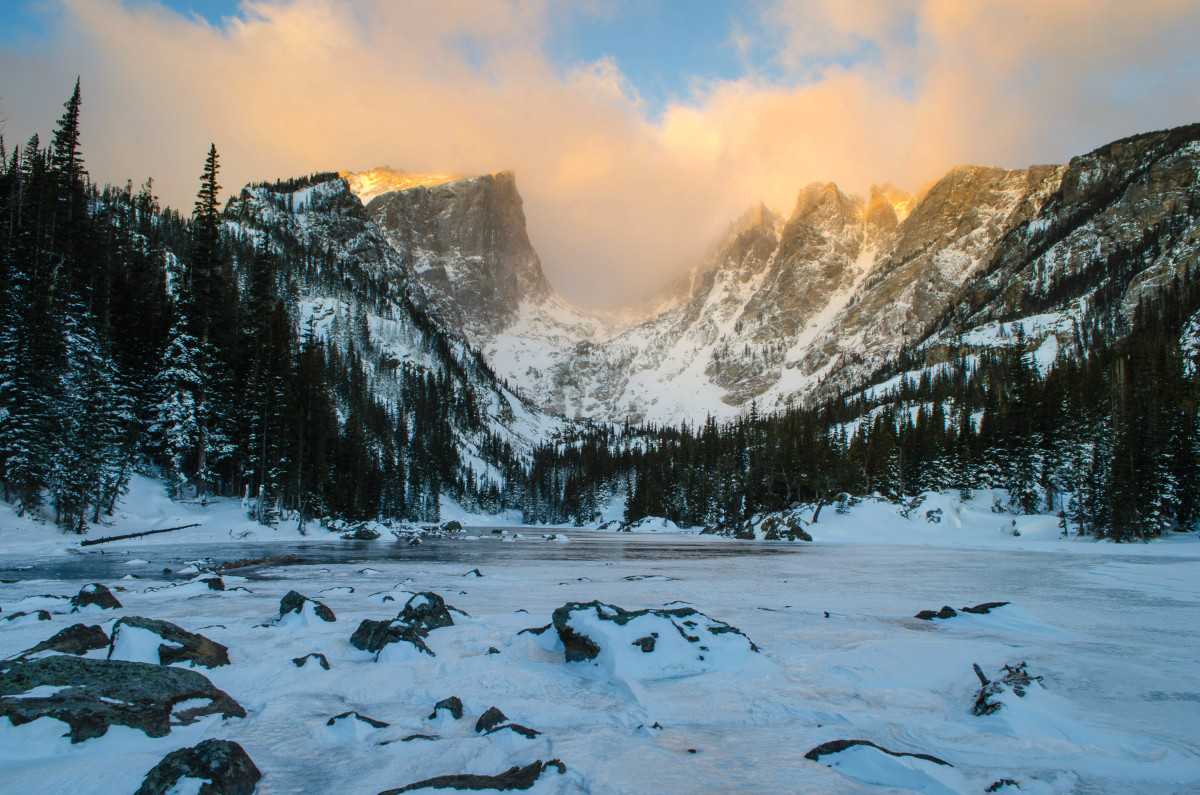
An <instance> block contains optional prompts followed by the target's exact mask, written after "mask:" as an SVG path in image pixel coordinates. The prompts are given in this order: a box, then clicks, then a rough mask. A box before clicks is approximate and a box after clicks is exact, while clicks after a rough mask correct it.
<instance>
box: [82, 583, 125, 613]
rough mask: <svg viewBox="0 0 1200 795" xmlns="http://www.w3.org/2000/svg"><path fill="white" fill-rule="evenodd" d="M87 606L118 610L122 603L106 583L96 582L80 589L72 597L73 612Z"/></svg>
mask: <svg viewBox="0 0 1200 795" xmlns="http://www.w3.org/2000/svg"><path fill="white" fill-rule="evenodd" d="M87 607H98V608H100V609H101V610H117V609H119V608H120V607H121V603H120V602H119V601H117V597H115V596H113V593H112V591H110V590H108V588H107V587H105V586H104V585H102V584H100V583H98V582H94V583H92V584H91V585H85V586H83V587H82V588H80V589H79V593H78V594H76V595H75V596H73V597H71V612H72V613H78V612H79V611H80V610H83V609H84V608H87Z"/></svg>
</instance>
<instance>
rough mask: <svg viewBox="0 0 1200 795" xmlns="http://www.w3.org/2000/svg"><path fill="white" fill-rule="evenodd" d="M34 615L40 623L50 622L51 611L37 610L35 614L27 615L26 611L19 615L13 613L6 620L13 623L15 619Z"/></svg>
mask: <svg viewBox="0 0 1200 795" xmlns="http://www.w3.org/2000/svg"><path fill="white" fill-rule="evenodd" d="M32 615H36V616H37V620H38V621H49V620H50V611H49V610H37V611H35V612H33V613H26V612H25V611H24V610H22V611H21V612H19V613H13V614H11V615H7V616H5V617H4V620H5V621H12V620H14V619H18V618H24V617H25V616H32Z"/></svg>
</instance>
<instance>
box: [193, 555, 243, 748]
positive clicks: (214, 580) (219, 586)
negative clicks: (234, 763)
mask: <svg viewBox="0 0 1200 795" xmlns="http://www.w3.org/2000/svg"><path fill="white" fill-rule="evenodd" d="M200 582H202V583H204V584H205V585H207V586H208V589H209V590H210V591H224V590H225V581H224V580H222V579H221V578H220V577H205V578H204V579H203V580H201V581H200ZM239 747H240V746H239Z"/></svg>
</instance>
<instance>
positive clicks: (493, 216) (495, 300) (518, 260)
mask: <svg viewBox="0 0 1200 795" xmlns="http://www.w3.org/2000/svg"><path fill="white" fill-rule="evenodd" d="M353 176H354V177H355V179H354V180H353V181H352V182H351V186H352V187H355V186H357V188H358V190H360V191H361V194H360V195H361V196H362V197H364V198H367V199H368V201H367V204H366V208H367V214H368V215H369V216H370V218H371V219H372V220H373V221H374V222H375V224H376V225H377V226H378V227H379V228H380V229H382V230H383V233H384V235H385V236H386V238H387V241H388V243H390V244H391V246H392V248H393V249H394V250H395V251H396V252H398V253H399V254H400V256H401V257H402V258H403V260H404V262H405V263H406V265H407V267H408V268H409V270H410V271H411V272H412V276H413V286H412V289H413V293H414V298H415V300H416V301H417V302H418V303H420V304H422V305H423V306H424V307H425V308H426V309H427V310H428V311H429V312H430V313H431V314H433V315H435V316H436V317H438V318H440V319H441V320H442V321H443V322H444V323H445V324H446V326H447V328H448V329H449V330H451V331H452V332H454V331H457V332H458V333H460V334H461V335H462V336H463V337H465V338H466V339H468V340H470V341H472V342H476V343H477V342H479V341H480V340H482V339H486V338H488V337H491V336H494V335H496V334H499V333H501V332H502V331H504V329H506V328H507V327H508V326H510V325H511V324H512V322H513V321H514V320H515V319H516V316H517V310H518V307H519V306H520V304H521V303H522V302H523V301H527V302H532V303H539V302H541V301H544V300H545V299H546V298H548V297H549V296H550V294H551V290H550V285H549V283H548V282H547V281H546V277H545V276H544V275H543V274H542V266H541V263H540V262H539V261H538V256H537V253H536V252H535V251H534V250H533V246H532V245H531V244H530V242H529V237H528V235H526V233H525V212H524V210H523V206H522V202H521V195H520V194H519V193H518V192H517V183H516V178H515V177H514V176H513V174H512V172H509V171H498V172H496V173H493V174H485V175H483V176H478V177H471V178H464V179H450V178H445V177H443V176H441V175H435V176H432V177H428V178H425V179H413V176H412V175H403V174H398V173H396V172H390V171H388V170H386V169H376V170H375V171H374V172H369V173H368V174H365V175H353ZM406 176H407V177H408V179H406V178H405V177H406ZM396 185H400V186H402V187H401V188H400V189H396V190H391V191H387V192H382V193H380V192H378V191H379V189H380V187H381V186H382V187H384V188H386V187H392V186H396Z"/></svg>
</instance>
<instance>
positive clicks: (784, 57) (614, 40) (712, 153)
mask: <svg viewBox="0 0 1200 795" xmlns="http://www.w3.org/2000/svg"><path fill="white" fill-rule="evenodd" d="M7 6H12V7H11V8H10V7H7ZM5 10H6V13H7V16H6V20H5V24H4V26H0V119H3V127H2V130H3V133H4V136H5V139H6V141H7V142H8V143H9V145H11V144H12V142H14V141H16V142H23V141H24V140H26V139H27V138H28V137H29V136H30V135H31V134H32V133H34V132H39V133H41V134H42V135H43V136H45V135H47V134H49V133H50V132H51V131H52V130H53V128H54V123H55V121H56V120H57V119H58V117H59V116H60V115H61V114H62V103H63V102H64V101H65V100H66V99H67V97H68V96H69V95H70V92H71V88H72V87H73V84H74V81H75V77H76V75H79V76H81V80H82V90H83V110H82V119H81V124H82V136H81V138H82V149H83V153H84V157H85V160H86V163H87V166H88V168H89V171H90V172H91V175H92V178H93V179H94V180H97V181H100V182H113V183H119V184H124V182H125V181H126V180H130V179H131V180H133V182H134V184H135V185H137V184H140V183H141V182H142V181H144V180H145V179H146V178H147V177H153V178H154V180H155V185H156V192H157V193H158V194H159V196H160V197H161V198H162V199H163V201H164V202H166V203H169V204H170V205H172V206H174V207H176V208H178V209H180V210H181V211H184V212H187V211H190V208H191V206H192V203H193V200H194V197H195V192H196V189H197V188H198V184H199V180H198V178H199V174H200V170H201V168H202V166H203V160H204V156H205V154H206V153H207V150H208V146H209V143H210V142H211V143H215V144H216V146H217V149H218V151H219V152H220V155H221V165H222V174H221V179H222V184H223V185H224V186H225V189H226V195H228V194H229V192H236V191H237V190H238V189H240V187H241V186H242V185H243V184H245V183H247V182H250V181H257V180H274V179H276V178H280V177H286V176H293V175H298V174H307V173H310V172H313V171H327V170H350V171H359V170H365V169H369V168H372V167H375V166H379V165H390V166H392V167H394V168H399V169H404V170H408V171H418V172H436V173H460V174H464V175H469V174H478V173H484V172H490V171H496V170H500V169H510V170H512V171H514V172H515V173H516V175H517V185H518V187H519V189H520V191H521V194H522V197H523V199H524V202H525V213H526V216H527V220H528V226H529V232H530V237H531V239H532V241H533V243H534V246H535V247H536V248H537V250H538V252H539V255H540V257H541V260H542V266H543V269H544V270H545V272H546V275H547V277H548V278H549V279H550V282H551V284H552V285H553V286H554V287H555V289H557V290H558V291H559V292H560V293H561V294H563V295H564V296H565V297H566V298H568V299H570V300H572V301H574V302H576V303H578V304H580V305H583V306H590V307H613V306H625V305H630V304H634V303H637V302H638V301H641V300H644V299H646V298H648V297H649V296H650V295H651V294H652V293H653V292H654V291H655V290H657V289H659V288H661V287H662V286H663V285H664V284H665V283H666V282H668V281H669V280H671V279H672V278H674V277H676V276H678V275H679V274H680V273H682V272H684V271H686V270H687V269H688V268H690V267H692V266H694V265H695V264H697V263H698V262H700V261H702V259H703V257H704V255H705V253H706V252H707V251H708V250H709V249H710V248H711V246H712V245H713V243H714V241H715V240H716V239H717V238H718V237H719V236H720V235H721V234H722V233H723V231H724V230H725V229H727V228H728V226H729V224H730V223H731V222H732V221H733V220H734V219H736V218H737V217H738V216H739V215H741V213H742V212H743V211H744V210H745V209H746V208H748V207H750V206H752V205H754V204H756V203H757V202H758V201H760V200H761V201H765V202H766V203H767V204H768V206H770V207H772V208H773V209H775V210H777V211H779V212H782V213H784V214H787V213H788V212H790V211H791V209H792V207H793V205H794V203H795V197H796V194H797V193H798V191H799V190H800V189H801V188H803V187H804V186H805V185H807V184H810V183H812V182H829V181H832V182H836V183H837V184H838V185H839V186H841V187H842V189H843V190H845V191H846V192H850V193H859V194H864V195H865V194H866V193H867V191H869V189H870V185H871V184H873V183H877V184H882V183H885V182H890V183H893V184H895V185H898V186H900V187H902V188H905V189H908V190H916V189H918V188H919V187H920V186H922V185H924V184H926V183H928V182H930V181H931V180H934V179H936V178H938V177H940V176H941V175H942V174H944V173H945V172H946V171H947V170H948V169H949V168H951V167H953V166H955V165H960V164H978V165H992V166H1001V167H1005V168H1022V167H1025V166H1028V165H1031V164H1035V163H1060V162H1067V161H1068V160H1069V159H1070V157H1071V156H1072V155H1076V154H1081V153H1083V152H1086V151H1089V150H1090V149H1093V148H1095V147H1097V146H1100V145H1103V144H1105V143H1107V142H1109V141H1111V140H1115V139H1117V138H1120V137H1123V136H1126V135H1131V134H1134V133H1138V132H1144V131H1148V130H1155V129H1162V128H1166V127H1172V126H1176V125H1179V124H1187V123H1191V122H1197V121H1200V48H1198V47H1197V46H1196V42H1197V41H1198V40H1200V3H1196V2H1195V0H1144V2H1141V3H1139V4H1133V3H1129V2H1128V0H1053V1H1052V2H1047V0H746V1H745V2H721V1H718V0H691V1H690V2H688V1H687V0H440V2H436V3H426V2H394V1H393V0H210V1H209V2H196V1H195V0H162V1H161V2H160V1H159V0H12V2H10V3H8V4H6V9H5Z"/></svg>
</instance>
